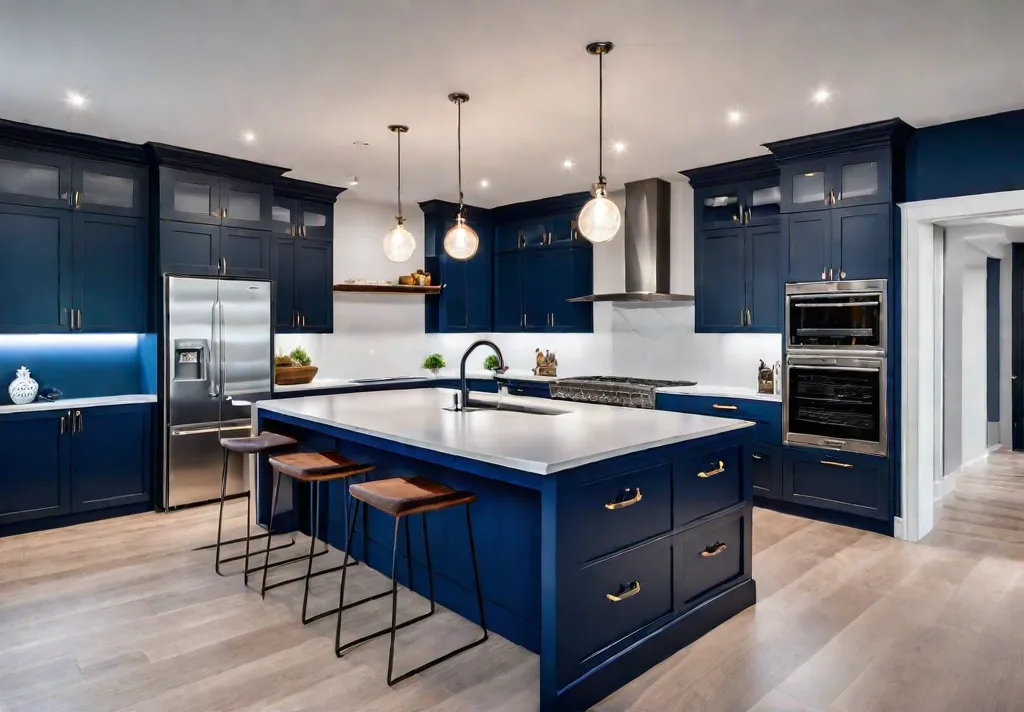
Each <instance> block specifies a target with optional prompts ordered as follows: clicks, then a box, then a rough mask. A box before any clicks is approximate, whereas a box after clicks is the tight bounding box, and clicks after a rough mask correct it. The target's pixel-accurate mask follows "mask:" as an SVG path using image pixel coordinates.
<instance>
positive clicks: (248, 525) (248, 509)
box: [225, 477, 270, 586]
mask: <svg viewBox="0 0 1024 712" xmlns="http://www.w3.org/2000/svg"><path fill="white" fill-rule="evenodd" d="M225 479H227V478H226V477H225ZM251 531H252V493H251V492H250V491H249V489H246V490H245V563H244V564H242V583H243V584H244V585H246V586H248V585H249V542H251V541H252V539H253V537H252V536H251V535H250V534H249V532H251ZM267 543H268V544H269V543H270V537H269V536H268V537H267Z"/></svg>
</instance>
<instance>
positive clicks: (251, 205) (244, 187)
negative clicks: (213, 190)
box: [220, 178, 274, 230]
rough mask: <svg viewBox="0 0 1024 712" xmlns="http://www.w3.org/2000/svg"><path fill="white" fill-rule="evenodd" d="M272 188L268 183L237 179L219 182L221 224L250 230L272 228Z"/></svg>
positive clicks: (225, 179)
mask: <svg viewBox="0 0 1024 712" xmlns="http://www.w3.org/2000/svg"><path fill="white" fill-rule="evenodd" d="M273 202H274V188H273V186H271V185H270V184H269V183H253V182H250V181H244V180H239V179H237V178H222V179H221V180H220V210H221V216H222V218H221V224H222V225H230V226H232V227H245V228H249V229H252V230H269V229H271V227H272V223H271V214H272V213H271V211H272V207H273Z"/></svg>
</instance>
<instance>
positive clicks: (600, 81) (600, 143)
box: [597, 52, 604, 183]
mask: <svg viewBox="0 0 1024 712" xmlns="http://www.w3.org/2000/svg"><path fill="white" fill-rule="evenodd" d="M597 182H598V183H604V52H601V53H600V54H598V55H597Z"/></svg>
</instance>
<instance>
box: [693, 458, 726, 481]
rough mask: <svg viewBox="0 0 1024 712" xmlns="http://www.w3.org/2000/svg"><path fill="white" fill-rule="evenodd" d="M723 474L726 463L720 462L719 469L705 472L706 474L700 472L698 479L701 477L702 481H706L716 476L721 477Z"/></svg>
mask: <svg viewBox="0 0 1024 712" xmlns="http://www.w3.org/2000/svg"><path fill="white" fill-rule="evenodd" d="M723 472H725V463H724V462H722V461H721V460H719V461H718V467H716V468H715V469H713V470H705V471H704V472H698V473H697V477H699V478H700V479H702V480H706V479H708V478H709V477H714V476H715V475H720V474H722V473H723Z"/></svg>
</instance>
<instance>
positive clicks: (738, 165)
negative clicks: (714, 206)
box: [679, 154, 779, 188]
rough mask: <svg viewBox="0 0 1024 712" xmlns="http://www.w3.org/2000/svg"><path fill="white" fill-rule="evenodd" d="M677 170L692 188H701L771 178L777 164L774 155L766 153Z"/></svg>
mask: <svg viewBox="0 0 1024 712" xmlns="http://www.w3.org/2000/svg"><path fill="white" fill-rule="evenodd" d="M679 172H680V173H681V174H682V175H684V176H686V177H687V178H689V179H690V186H691V187H692V188H703V187H705V186H710V185H720V184H722V183H735V182H742V181H748V180H756V179H758V178H772V177H775V176H778V175H779V166H778V164H776V162H775V156H772V155H770V154H766V155H764V156H754V157H753V158H744V159H742V160H739V161H729V162H728V163H718V164H715V165H713V166H701V167H700V168H689V169H687V170H685V171H679Z"/></svg>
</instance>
